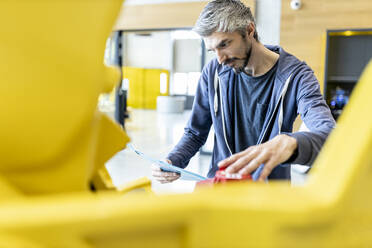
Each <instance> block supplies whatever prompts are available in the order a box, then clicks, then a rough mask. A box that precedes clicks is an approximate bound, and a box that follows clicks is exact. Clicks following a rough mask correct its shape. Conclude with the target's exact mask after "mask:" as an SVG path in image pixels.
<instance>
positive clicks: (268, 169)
mask: <svg viewBox="0 0 372 248" xmlns="http://www.w3.org/2000/svg"><path fill="white" fill-rule="evenodd" d="M275 165H276V161H275V160H273V159H271V160H269V161H268V162H267V163H266V164H265V166H264V168H263V169H262V172H261V175H260V177H259V178H258V181H263V180H265V179H266V178H267V177H268V176H269V175H270V173H271V171H272V170H273V169H274V167H275Z"/></svg>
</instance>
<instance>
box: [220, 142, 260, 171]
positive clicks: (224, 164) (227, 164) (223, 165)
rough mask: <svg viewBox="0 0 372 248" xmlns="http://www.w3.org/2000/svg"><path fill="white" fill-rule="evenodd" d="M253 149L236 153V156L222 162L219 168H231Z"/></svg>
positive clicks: (249, 148)
mask: <svg viewBox="0 0 372 248" xmlns="http://www.w3.org/2000/svg"><path fill="white" fill-rule="evenodd" d="M252 149H253V147H248V148H247V149H246V150H244V151H242V152H239V153H235V154H234V155H232V156H230V157H228V158H226V159H224V160H221V161H220V162H219V163H218V165H217V166H218V167H219V168H220V169H222V168H225V167H228V166H230V165H231V164H233V163H235V162H236V161H237V160H238V159H239V158H241V157H242V156H244V155H245V154H248V153H250V152H251V151H252Z"/></svg>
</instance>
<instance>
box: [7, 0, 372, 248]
mask: <svg viewBox="0 0 372 248" xmlns="http://www.w3.org/2000/svg"><path fill="white" fill-rule="evenodd" d="M31 2H33V1H17V2H15V1H1V2H0V21H1V22H0V23H2V25H4V24H6V25H4V26H5V27H4V29H3V28H2V29H0V34H1V37H2V38H1V39H0V54H2V56H0V61H1V63H0V70H1V71H0V72H1V73H0V75H2V77H1V84H0V87H1V89H0V102H1V110H2V111H1V113H3V118H2V121H1V122H0V135H1V140H0V152H1V156H0V201H1V204H0V247H12V248H13V247H22V248H23V247H79V248H88V247H141V248H142V247H159V248H165V247H345V246H346V247H371V246H372V210H371V209H372V198H371V197H370V195H371V194H372V181H371V179H370V178H371V176H372V169H371V168H372V153H371V152H370V150H371V147H372V115H371V114H370V113H371V110H370V108H371V107H370V106H372V98H371V97H370V94H371V92H372V63H370V65H369V66H368V68H367V69H366V70H365V72H364V73H363V76H362V77H361V79H360V81H359V82H358V84H357V86H356V88H355V89H354V91H353V95H352V97H351V99H350V102H349V103H348V105H347V106H346V108H345V110H344V113H343V115H342V116H341V117H340V119H339V122H338V125H337V128H336V129H335V130H334V132H333V133H332V134H331V136H330V138H329V140H328V141H327V143H326V144H325V147H324V149H323V150H322V152H321V154H320V155H319V157H318V159H317V161H316V162H315V164H314V169H313V170H312V171H311V175H310V177H309V181H308V183H307V184H306V185H305V186H303V187H291V186H290V185H289V184H288V183H284V182H270V183H269V184H255V183H240V184H232V185H227V186H219V187H215V188H208V189H202V188H201V189H199V190H197V191H196V192H195V193H193V194H187V195H173V196H172V195H171V196H155V195H148V194H143V195H125V196H121V195H118V194H116V193H114V192H113V191H108V192H102V193H100V194H91V193H88V192H87V191H83V189H85V188H86V183H87V179H88V178H90V175H92V174H94V173H93V171H96V170H97V169H99V168H100V164H101V163H102V162H103V161H105V160H106V158H107V157H109V156H110V154H112V153H113V152H115V151H117V150H118V149H120V147H123V146H124V145H125V142H126V139H125V137H126V136H125V134H124V132H123V131H121V130H120V129H119V128H118V127H117V126H116V125H115V124H114V123H112V122H111V121H110V120H109V119H107V117H105V116H103V115H102V114H100V113H98V112H97V111H96V104H97V97H98V95H99V93H102V92H107V90H108V88H109V87H108V84H106V83H105V82H106V81H105V79H104V73H103V68H101V64H100V63H101V62H98V60H97V61H96V58H97V57H100V59H99V61H102V55H103V48H104V40H105V37H107V35H108V32H109V30H110V25H112V21H113V20H114V13H116V12H117V8H119V6H120V3H119V1H108V0H104V1H103V0H102V1H98V0H97V1H85V0H84V1H34V5H32V4H31ZM21 3H22V4H24V5H22V4H21ZM90 4H91V5H90ZM26 7H27V8H28V9H27V11H26V9H23V8H26ZM49 8H51V9H49ZM60 11H61V12H60ZM104 12H105V13H106V14H103V13H104ZM19 13H20V14H21V15H19ZM17 16H18V18H16V17H17ZM53 19H56V20H53ZM98 20H99V21H98ZM80 21H81V22H83V23H84V25H85V26H87V27H88V28H87V29H83V26H84V25H82V24H81V23H80ZM106 21H107V22H106ZM92 23H94V25H90V24H92ZM57 24H59V25H57ZM40 25H41V26H40ZM22 26H23V27H24V28H22V29H21V27H22ZM39 26H40V27H39ZM78 29H79V31H78ZM12 30H13V31H12ZM15 30H17V31H18V32H15ZM43 30H44V31H45V32H43ZM46 30H48V32H46ZM68 30H69V31H71V33H70V32H68ZM11 31H12V32H11ZM21 31H22V32H24V33H22V32H21ZM49 31H50V32H49ZM25 33H27V35H25ZM56 33H58V34H56ZM80 33H84V34H85V35H80ZM36 34H37V35H36ZM62 34H64V35H62ZM12 35H13V36H12ZM66 35H67V36H69V35H71V37H70V38H66V37H67V36H66ZM57 36H58V38H57ZM65 36H66V37H65ZM51 37H54V38H51ZM63 37H64V38H63ZM72 37H74V38H75V39H74V41H72ZM86 37H90V38H91V39H87V38H86ZM60 39H61V41H63V42H59V40H60ZM101 39H102V42H101ZM87 40H88V41H89V43H90V42H92V43H95V45H92V44H88V45H86V46H88V47H90V48H94V47H95V48H97V50H94V49H93V50H90V49H89V53H88V50H86V48H85V47H84V46H81V45H77V44H81V42H83V41H87ZM25 41H28V42H25ZM40 42H41V43H42V44H43V46H42V45H41V44H40ZM101 43H102V44H101ZM23 44H25V47H24V46H23ZM99 44H101V45H102V47H101V45H99ZM42 47H43V48H44V47H45V49H46V50H45V51H43V50H42ZM52 48H53V49H52ZM57 48H58V49H57ZM54 50H58V51H55V52H54V53H52V52H53V51H54ZM12 56H13V57H12ZM56 57H58V59H57V58H56ZM26 79H27V81H25V80H26ZM110 87H111V86H110ZM124 141H125V142H124ZM102 185H105V184H104V183H103V184H102ZM135 185H140V186H149V183H148V180H147V179H143V180H139V181H137V182H134V183H133V184H129V185H126V188H125V187H124V188H123V190H125V189H132V188H133V187H135ZM106 186H107V184H106ZM73 191H74V192H73ZM25 194H29V196H25Z"/></svg>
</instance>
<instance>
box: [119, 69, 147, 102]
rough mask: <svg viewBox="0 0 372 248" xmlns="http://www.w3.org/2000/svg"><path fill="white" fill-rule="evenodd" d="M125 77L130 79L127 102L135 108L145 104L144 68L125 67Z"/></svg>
mask: <svg viewBox="0 0 372 248" xmlns="http://www.w3.org/2000/svg"><path fill="white" fill-rule="evenodd" d="M123 78H124V79H127V80H128V81H129V89H128V99H127V104H128V106H129V107H133V108H143V106H144V94H145V92H144V90H145V88H144V69H143V68H135V67H123Z"/></svg>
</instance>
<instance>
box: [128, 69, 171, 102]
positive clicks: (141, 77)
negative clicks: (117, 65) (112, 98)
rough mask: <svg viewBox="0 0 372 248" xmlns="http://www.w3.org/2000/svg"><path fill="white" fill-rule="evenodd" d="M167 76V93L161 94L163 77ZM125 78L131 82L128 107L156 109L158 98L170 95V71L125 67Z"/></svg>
mask: <svg viewBox="0 0 372 248" xmlns="http://www.w3.org/2000/svg"><path fill="white" fill-rule="evenodd" d="M162 74H163V75H166V81H165V82H164V83H166V85H165V87H164V88H165V91H164V92H161V90H160V89H161V75H162ZM123 78H124V79H126V80H128V81H129V90H128V101H127V102H128V106H129V107H133V108H141V109H156V98H157V97H158V96H167V95H169V71H168V70H163V69H145V68H137V67H127V66H125V67H123Z"/></svg>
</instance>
